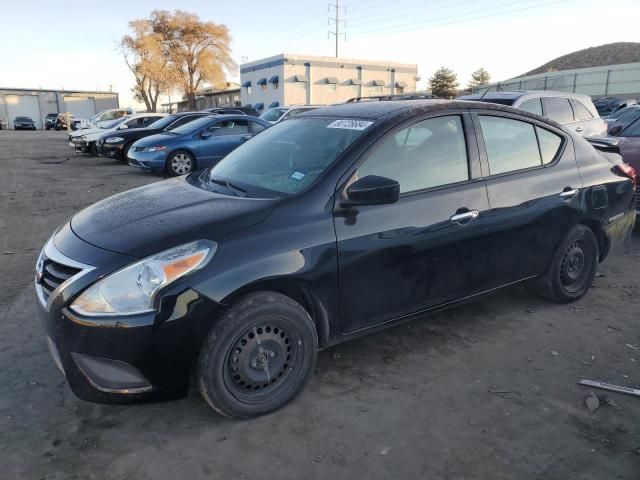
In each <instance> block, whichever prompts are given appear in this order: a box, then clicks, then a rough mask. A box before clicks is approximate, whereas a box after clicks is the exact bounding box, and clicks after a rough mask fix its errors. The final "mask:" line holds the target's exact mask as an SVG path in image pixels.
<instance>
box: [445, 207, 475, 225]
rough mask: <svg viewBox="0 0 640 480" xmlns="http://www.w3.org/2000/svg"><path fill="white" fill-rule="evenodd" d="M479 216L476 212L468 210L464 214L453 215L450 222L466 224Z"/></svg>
mask: <svg viewBox="0 0 640 480" xmlns="http://www.w3.org/2000/svg"><path fill="white" fill-rule="evenodd" d="M479 216H480V212H478V210H470V211H468V212H464V213H456V214H455V215H452V216H451V218H450V220H451V221H452V222H455V223H460V222H468V221H471V220H475V219H476V218H478V217H479Z"/></svg>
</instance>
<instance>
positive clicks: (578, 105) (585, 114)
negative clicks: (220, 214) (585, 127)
mask: <svg viewBox="0 0 640 480" xmlns="http://www.w3.org/2000/svg"><path fill="white" fill-rule="evenodd" d="M571 104H572V105H573V110H574V112H575V114H576V117H577V119H578V120H591V119H592V118H593V115H592V114H591V112H590V111H589V109H588V108H587V107H585V106H584V105H583V104H582V102H580V101H579V100H572V101H571Z"/></svg>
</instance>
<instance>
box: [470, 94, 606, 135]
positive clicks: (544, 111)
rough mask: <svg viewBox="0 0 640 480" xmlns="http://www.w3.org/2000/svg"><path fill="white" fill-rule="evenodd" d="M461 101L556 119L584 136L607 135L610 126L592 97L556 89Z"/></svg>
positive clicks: (486, 96) (475, 96)
mask: <svg viewBox="0 0 640 480" xmlns="http://www.w3.org/2000/svg"><path fill="white" fill-rule="evenodd" d="M459 99H460V100H476V101H481V102H490V103H499V104H501V105H508V106H510V107H514V108H519V109H521V110H525V111H527V112H531V113H536V114H538V115H541V116H543V117H547V118H549V119H551V120H555V121H556V122H558V123H559V124H561V125H564V126H565V128H567V129H570V130H571V129H572V130H575V131H576V132H577V133H579V134H580V135H582V136H583V137H606V136H607V124H606V123H605V121H604V120H603V119H602V118H600V115H599V114H598V111H597V110H596V107H595V106H594V104H593V101H592V100H591V97H589V96H588V95H581V94H579V93H567V92H554V91H552V90H522V91H511V92H487V93H485V94H474V95H464V96H462V97H459Z"/></svg>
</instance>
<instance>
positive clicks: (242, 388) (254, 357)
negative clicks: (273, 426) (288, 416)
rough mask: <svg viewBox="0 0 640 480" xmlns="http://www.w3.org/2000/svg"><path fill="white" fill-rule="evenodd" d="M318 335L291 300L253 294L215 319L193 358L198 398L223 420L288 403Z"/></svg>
mask: <svg viewBox="0 0 640 480" xmlns="http://www.w3.org/2000/svg"><path fill="white" fill-rule="evenodd" d="M317 355H318V336H317V333H316V329H315V325H314V324H313V321H312V320H311V317H310V316H309V314H308V313H307V311H306V310H305V309H304V308H302V306H301V305H300V304H298V303H296V302H295V301H293V300H292V299H291V298H289V297H287V296H285V295H281V294H279V293H275V292H256V293H251V294H249V295H247V296H245V297H243V298H241V299H240V300H239V301H238V302H237V303H235V304H234V305H233V306H231V308H229V310H228V311H227V312H226V313H225V314H224V315H223V316H222V318H221V319H220V320H219V321H217V322H216V323H215V325H214V327H213V328H212V329H211V332H210V333H209V336H208V337H207V339H206V340H205V342H204V344H203V346H202V349H201V350H200V356H199V358H198V370H197V377H198V386H199V389H200V394H201V395H202V397H203V398H204V399H205V400H206V401H207V403H208V404H209V405H210V406H211V407H212V408H213V409H214V410H216V411H217V412H218V413H220V414H221V415H224V416H225V417H228V418H251V417H257V416H259V415H264V414H266V413H269V412H272V411H274V410H277V409H279V408H281V407H283V406H284V405H285V404H286V403H288V402H289V401H291V400H292V399H293V398H294V397H295V396H296V395H297V394H298V393H300V392H301V391H302V389H303V387H304V386H305V385H306V383H307V381H308V380H309V378H310V377H311V374H312V373H313V368H314V366H315V363H316V358H317Z"/></svg>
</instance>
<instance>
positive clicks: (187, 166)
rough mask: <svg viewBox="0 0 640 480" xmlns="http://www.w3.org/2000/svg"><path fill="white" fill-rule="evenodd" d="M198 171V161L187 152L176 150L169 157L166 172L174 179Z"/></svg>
mask: <svg viewBox="0 0 640 480" xmlns="http://www.w3.org/2000/svg"><path fill="white" fill-rule="evenodd" d="M195 169H196V159H195V158H193V155H191V154H190V153H189V152H187V151H186V150H176V151H175V152H171V153H170V154H169V156H168V157H167V164H166V171H167V173H168V174H169V175H171V176H172V177H177V176H179V175H186V174H188V173H191V172H193V171H194V170H195Z"/></svg>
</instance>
